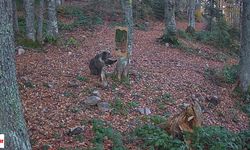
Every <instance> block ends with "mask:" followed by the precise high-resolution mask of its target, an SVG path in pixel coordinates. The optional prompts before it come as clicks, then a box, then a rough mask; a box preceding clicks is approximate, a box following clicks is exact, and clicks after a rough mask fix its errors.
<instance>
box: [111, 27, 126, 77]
mask: <svg viewBox="0 0 250 150" xmlns="http://www.w3.org/2000/svg"><path fill="white" fill-rule="evenodd" d="M114 53H115V56H116V57H118V59H117V64H116V68H115V75H116V77H117V78H118V80H119V81H121V79H122V78H124V77H127V76H128V63H129V55H128V28H127V27H116V30H115V52H114Z"/></svg>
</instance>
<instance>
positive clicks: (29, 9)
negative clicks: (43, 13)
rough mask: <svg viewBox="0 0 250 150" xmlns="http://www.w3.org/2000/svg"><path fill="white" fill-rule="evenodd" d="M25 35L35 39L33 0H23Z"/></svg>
mask: <svg viewBox="0 0 250 150" xmlns="http://www.w3.org/2000/svg"><path fill="white" fill-rule="evenodd" d="M24 8H25V22H26V37H27V38H28V39H30V40H32V41H35V40H36V39H35V12H34V0H24Z"/></svg>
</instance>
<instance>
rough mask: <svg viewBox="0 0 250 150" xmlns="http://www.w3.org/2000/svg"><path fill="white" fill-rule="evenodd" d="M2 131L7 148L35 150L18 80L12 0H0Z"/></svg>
mask: <svg viewBox="0 0 250 150" xmlns="http://www.w3.org/2000/svg"><path fill="white" fill-rule="evenodd" d="M0 14H1V15H0V54H1V55H0V85H1V86H0V97H1V99H0V108H1V109H0V133H1V134H4V135H5V149H6V150H31V145H30V142H29V138H28V133H27V130H26V124H25V120H24V116H23V112H22V104H21V101H20V98H19V93H18V86H17V81H16V69H15V61H14V54H15V51H14V42H13V38H12V37H13V19H12V14H13V12H12V1H11V0H1V1H0Z"/></svg>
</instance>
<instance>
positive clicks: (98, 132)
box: [92, 119, 125, 150]
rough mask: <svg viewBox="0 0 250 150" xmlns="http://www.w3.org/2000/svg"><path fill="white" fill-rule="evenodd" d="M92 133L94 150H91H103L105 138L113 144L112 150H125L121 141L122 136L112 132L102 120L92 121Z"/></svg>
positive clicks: (114, 131)
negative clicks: (93, 134)
mask: <svg viewBox="0 0 250 150" xmlns="http://www.w3.org/2000/svg"><path fill="white" fill-rule="evenodd" d="M92 124H93V131H94V133H95V136H94V138H93V141H92V142H93V144H94V148H93V150H103V149H104V145H103V142H104V140H106V139H107V138H108V139H109V140H111V141H112V142H113V147H112V150H125V147H124V145H123V141H122V135H121V134H120V133H119V132H118V131H116V130H114V129H113V128H112V127H111V126H110V125H109V124H107V123H106V122H104V121H102V120H97V119H95V120H93V122H92Z"/></svg>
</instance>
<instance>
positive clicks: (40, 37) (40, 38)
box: [37, 0, 44, 44]
mask: <svg viewBox="0 0 250 150" xmlns="http://www.w3.org/2000/svg"><path fill="white" fill-rule="evenodd" d="M43 14H44V0H40V3H39V14H38V16H37V18H38V19H37V41H38V42H39V43H40V44H42V43H43Z"/></svg>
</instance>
